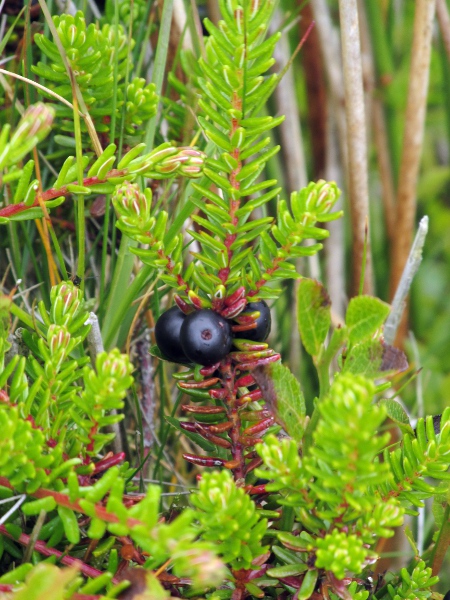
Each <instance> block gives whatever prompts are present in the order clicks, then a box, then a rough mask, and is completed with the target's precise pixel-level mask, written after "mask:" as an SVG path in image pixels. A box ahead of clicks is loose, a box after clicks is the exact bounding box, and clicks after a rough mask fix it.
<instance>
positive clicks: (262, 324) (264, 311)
mask: <svg viewBox="0 0 450 600" xmlns="http://www.w3.org/2000/svg"><path fill="white" fill-rule="evenodd" d="M256 311H258V312H259V313H260V315H259V317H258V318H257V319H256V329H249V330H248V331H242V332H241V333H240V334H239V336H242V337H243V338H245V339H246V340H251V341H252V342H263V341H264V340H265V339H266V338H267V336H268V335H269V333H270V328H271V326H272V318H271V316H270V308H269V307H268V306H267V303H266V302H264V300H260V301H259V302H249V303H248V304H247V306H246V307H245V311H244V312H243V313H242V314H245V313H252V312H256Z"/></svg>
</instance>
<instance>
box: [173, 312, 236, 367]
mask: <svg viewBox="0 0 450 600" xmlns="http://www.w3.org/2000/svg"><path fill="white" fill-rule="evenodd" d="M180 340H181V347H182V348H183V351H184V353H185V355H186V356H187V357H188V359H190V360H191V361H192V362H195V363H197V364H199V365H203V366H205V367H209V366H210V365H213V364H214V363H216V362H219V360H222V358H224V357H225V356H226V355H227V354H228V352H229V351H230V349H231V343H232V337H231V325H230V324H229V322H228V321H226V320H225V319H224V318H223V317H221V316H220V315H218V314H217V313H215V312H214V311H212V310H208V309H203V310H196V311H195V312H193V313H191V314H190V315H187V317H186V318H185V320H184V323H183V325H182V327H181V333H180Z"/></svg>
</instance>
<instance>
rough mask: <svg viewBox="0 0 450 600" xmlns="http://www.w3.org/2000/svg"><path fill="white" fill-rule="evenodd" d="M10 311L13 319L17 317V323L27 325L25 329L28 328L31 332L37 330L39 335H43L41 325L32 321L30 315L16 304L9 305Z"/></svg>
mask: <svg viewBox="0 0 450 600" xmlns="http://www.w3.org/2000/svg"><path fill="white" fill-rule="evenodd" d="M10 310H11V313H12V314H13V315H14V316H15V317H17V318H18V319H19V321H22V323H24V324H25V325H27V327H29V328H30V329H32V330H33V331H34V330H35V329H36V328H37V329H38V330H39V331H40V332H41V333H44V328H43V326H42V324H41V323H39V321H33V319H32V318H31V317H30V315H29V314H28V313H27V312H25V311H24V310H22V309H21V308H19V307H18V306H17V304H14V302H12V303H11V305H10Z"/></svg>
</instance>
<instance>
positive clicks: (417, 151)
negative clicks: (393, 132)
mask: <svg viewBox="0 0 450 600" xmlns="http://www.w3.org/2000/svg"><path fill="white" fill-rule="evenodd" d="M435 4H436V3H435V0H417V1H416V11H415V16H414V34H413V35H414V37H413V46H412V52H411V67H410V78H409V88H408V100H407V105H406V114H405V131H404V135H403V148H402V157H401V162H400V173H399V182H398V191H397V214H396V223H395V237H394V240H393V242H394V243H393V252H392V271H391V280H390V293H391V297H392V296H393V294H394V292H395V290H396V289H397V286H398V283H399V281H400V278H401V276H402V272H403V269H404V267H405V264H406V261H407V259H408V254H409V250H410V247H411V242H412V236H413V230H414V220H415V216H416V203H417V198H416V187H417V179H418V173H419V165H420V157H421V153H422V143H423V135H424V124H425V112H426V106H427V93H428V79H429V70H430V55H431V37H432V27H433V18H434V9H435ZM403 330H404V328H403Z"/></svg>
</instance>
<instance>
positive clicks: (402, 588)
mask: <svg viewBox="0 0 450 600" xmlns="http://www.w3.org/2000/svg"><path fill="white" fill-rule="evenodd" d="M438 580H439V578H438V577H432V575H431V569H430V568H429V567H427V566H426V565H425V562H424V561H423V560H421V561H419V562H418V563H417V564H416V565H415V567H414V569H413V571H412V573H409V572H408V571H407V570H406V569H402V570H401V572H400V585H398V586H396V587H394V586H393V585H391V584H388V591H389V596H390V597H391V598H392V600H402V599H403V598H405V599H407V600H416V598H417V599H419V600H423V599H425V598H429V597H430V596H431V587H432V586H433V585H435V583H437V581H438Z"/></svg>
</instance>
